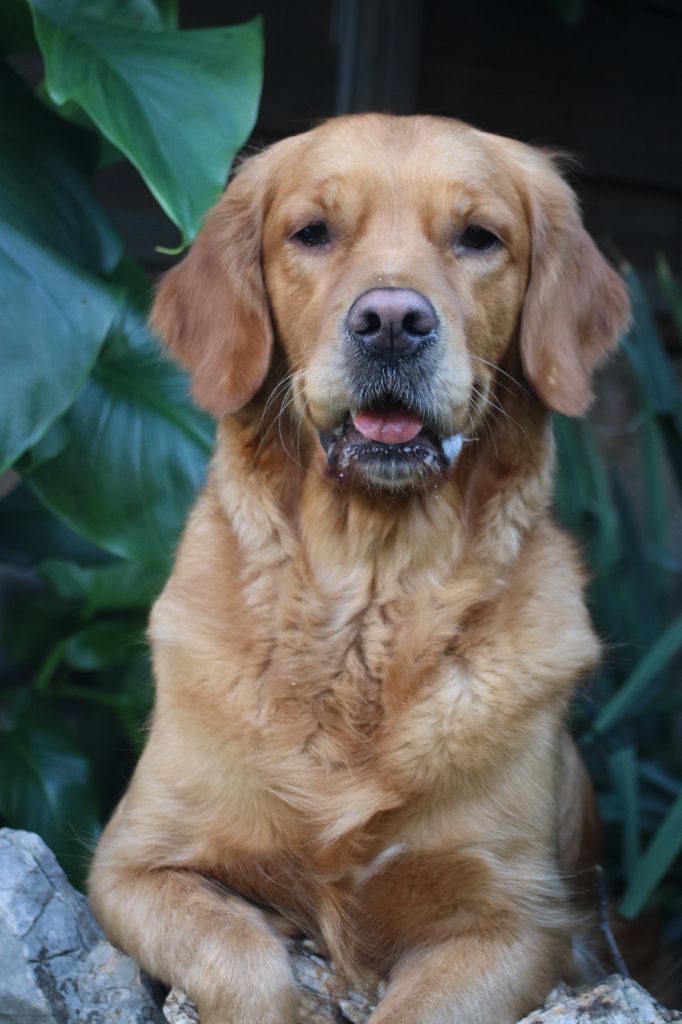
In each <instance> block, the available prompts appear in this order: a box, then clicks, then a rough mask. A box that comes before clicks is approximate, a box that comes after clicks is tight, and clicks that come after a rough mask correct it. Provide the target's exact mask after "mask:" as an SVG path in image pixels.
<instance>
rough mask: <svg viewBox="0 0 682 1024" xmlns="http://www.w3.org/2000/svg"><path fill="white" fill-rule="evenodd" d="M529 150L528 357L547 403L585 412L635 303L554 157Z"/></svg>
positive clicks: (524, 338)
mask: <svg viewBox="0 0 682 1024" xmlns="http://www.w3.org/2000/svg"><path fill="white" fill-rule="evenodd" d="M527 153H528V154H529V156H528V158H527V159H526V160H524V163H525V165H526V166H525V171H526V175H525V177H526V182H527V184H528V192H527V201H528V210H529V216H530V221H531V232H532V251H531V266H530V280H529V283H528V289H527V292H526V299H525V302H524V307H523V313H522V319H521V358H522V361H523V367H524V371H525V374H526V376H527V377H528V380H529V381H530V383H531V384H532V386H533V388H534V389H535V391H536V393H537V394H538V396H539V397H540V398H541V399H542V401H543V402H544V403H545V405H547V406H548V407H549V408H550V409H554V410H556V411H557V412H562V413H564V414H565V415H567V416H581V415H582V414H583V413H584V412H586V410H587V408H588V406H589V404H590V401H591V400H592V397H593V396H592V375H593V372H594V370H595V369H596V368H597V367H598V366H599V365H600V364H601V363H602V362H603V361H604V360H605V359H606V357H607V356H608V355H609V353H610V352H612V351H613V350H614V349H615V348H616V346H617V344H618V340H619V338H620V336H621V334H622V333H623V331H624V330H625V329H626V327H627V325H628V322H629V319H630V302H629V299H628V294H627V290H626V288H625V285H624V284H623V281H622V280H621V278H620V277H619V276H618V274H617V273H616V272H615V271H614V270H612V269H611V267H610V266H609V265H608V263H607V262H606V260H605V259H604V257H603V256H602V255H601V253H600V252H599V250H598V249H597V247H596V245H595V244H594V242H593V241H592V239H591V238H590V236H589V235H588V233H587V231H585V228H584V227H583V225H582V220H581V217H580V212H579V210H578V204H577V200H576V197H575V195H574V193H573V191H572V189H571V188H570V187H569V186H568V185H567V184H566V182H565V181H564V180H563V178H562V177H561V176H560V174H559V173H558V171H557V170H556V169H555V167H554V164H553V162H552V160H551V159H550V157H548V156H546V155H545V154H543V153H541V152H539V151H532V150H527ZM530 154H532V156H531V155H530Z"/></svg>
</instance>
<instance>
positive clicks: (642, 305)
mask: <svg viewBox="0 0 682 1024" xmlns="http://www.w3.org/2000/svg"><path fill="white" fill-rule="evenodd" d="M623 273H624V276H625V278H626V280H627V283H628V286H629V289H630V294H631V296H632V299H633V304H634V324H633V327H632V329H631V331H630V333H629V334H628V336H627V337H626V338H625V339H624V342H623V346H622V352H623V356H622V358H623V359H624V361H625V364H626V366H627V368H628V370H629V384H630V387H631V390H632V398H633V409H634V410H635V411H634V415H633V418H632V420H631V421H630V422H629V423H626V424H624V425H621V427H620V428H619V435H620V440H621V444H622V445H623V446H624V447H625V448H627V449H628V454H629V452H630V451H631V452H632V453H633V456H631V458H632V461H633V463H634V464H635V465H636V470H635V472H634V473H633V479H632V480H627V479H625V478H624V477H623V474H622V471H621V470H620V469H619V468H618V463H614V462H611V461H609V460H607V459H605V458H604V457H603V456H602V455H601V454H600V449H599V446H598V444H597V439H596V435H597V434H598V430H599V428H598V427H597V426H595V425H594V424H591V423H589V422H584V421H583V422H574V421H570V420H565V419H563V418H558V419H557V421H556V436H557V442H558V450H559V465H560V472H559V476H558V481H557V511H558V513H559V516H560V518H561V519H562V520H563V522H564V523H565V524H566V525H567V526H568V527H569V528H570V529H571V530H572V531H573V532H574V533H576V534H577V535H578V537H579V538H580V539H581V540H582V542H583V545H584V553H585V557H586V561H587V564H588V566H589V568H590V572H591V583H590V586H589V591H588V596H589V602H590V607H591V611H592V616H593V619H594V621H595V624H596V626H597V629H598V631H599V633H600V635H601V637H602V638H603V640H604V646H605V652H604V658H603V660H602V664H601V666H600V668H599V670H598V672H597V675H596V678H595V679H594V680H592V682H591V684H590V686H589V688H588V689H587V690H586V692H584V693H583V695H582V699H581V700H580V701H579V703H578V706H577V708H576V732H577V735H578V737H579V742H580V746H581V749H582V751H583V754H584V756H585V758H586V760H587V763H588V767H589V769H590V772H591V775H592V777H593V779H594V780H595V781H596V783H597V787H598V791H599V797H600V807H601V813H602V817H603V819H604V820H605V822H606V824H607V830H606V840H607V842H606V855H607V865H608V868H609V873H610V877H611V882H612V887H613V889H614V890H615V891H616V892H617V893H619V894H620V911H621V913H622V914H623V915H625V916H626V917H635V916H636V915H637V914H639V913H640V912H641V911H642V910H643V909H645V908H650V909H660V910H662V911H663V912H664V913H665V914H666V915H670V921H669V928H670V930H671V937H674V938H680V937H682V890H681V887H680V880H681V876H682V870H681V868H682V864H681V863H680V852H681V851H682V758H680V753H679V749H680V748H679V729H680V717H679V712H680V710H681V709H682V695H681V693H680V688H679V685H678V679H679V664H680V659H679V652H680V650H681V649H682V616H680V615H679V612H678V614H677V616H676V615H675V612H674V609H675V605H676V604H677V606H678V607H679V593H680V570H681V569H682V562H681V561H680V556H681V554H682V552H681V551H680V548H679V541H678V543H677V548H675V539H676V538H675V534H674V530H673V526H674V516H675V513H676V514H677V516H678V517H679V509H680V504H679V493H680V489H682V458H681V454H682V446H681V442H682V393H681V392H680V388H679V385H678V384H677V382H676V378H675V373H674V369H673V367H672V365H671V362H670V359H669V357H668V356H667V354H666V350H665V348H664V345H663V343H662V340H661V338H660V335H659V332H658V329H657V326H656V322H655V320H654V317H653V315H652V310H651V306H650V303H649V302H648V300H647V297H646V295H645V293H644V290H643V288H642V285H641V282H640V280H639V279H638V277H637V275H636V274H635V273H634V272H633V271H632V269H630V268H628V267H625V268H623ZM659 276H660V280H661V283H662V285H663V289H664V292H665V295H666V298H667V301H668V306H669V312H670V316H671V318H672V320H673V322H674V323H675V324H676V326H677V331H678V333H679V335H680V338H682V316H680V310H681V308H682V293H680V291H679V289H678V288H677V286H676V285H675V282H674V281H673V279H672V276H671V274H670V271H669V268H668V266H667V264H666V263H665V261H664V260H661V262H660V266H659ZM637 452H638V453H639V454H638V456H637V455H636V454H635V453H637ZM637 484H639V486H638V487H637Z"/></svg>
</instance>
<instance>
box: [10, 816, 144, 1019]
mask: <svg viewBox="0 0 682 1024" xmlns="http://www.w3.org/2000/svg"><path fill="white" fill-rule="evenodd" d="M0 1022H2V1024H10V1022H11V1024H20V1022H21V1024H24V1022H25V1024H163V1015H162V1013H161V1011H160V1010H159V1008H158V1007H157V1005H156V1003H155V1002H154V999H153V997H152V995H151V990H150V986H149V981H148V979H147V978H146V977H145V976H144V975H143V974H142V972H141V970H140V968H139V967H138V966H137V964H136V963H135V962H134V961H133V960H131V959H130V957H127V956H124V955H123V953H120V952H119V951H118V950H116V949H114V947H113V946H111V945H110V944H109V943H108V942H107V941H106V939H105V937H104V935H103V933H102V931H101V929H100V928H99V926H98V925H97V923H96V922H95V920H94V918H93V916H92V913H91V912H90V909H89V907H88V905H87V902H86V900H85V897H84V896H82V895H81V894H80V893H78V892H76V890H75V889H73V888H72V887H71V885H69V883H68V881H67V879H66V876H65V875H64V872H63V871H62V869H61V868H60V867H59V865H58V864H57V861H56V860H55V857H54V854H53V853H52V852H51V851H50V850H49V849H48V848H47V846H45V844H44V843H43V841H42V839H40V838H39V837H38V836H36V835H34V834H33V833H31V832H17V831H13V830H11V829H0Z"/></svg>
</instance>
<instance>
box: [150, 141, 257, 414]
mask: <svg viewBox="0 0 682 1024" xmlns="http://www.w3.org/2000/svg"><path fill="white" fill-rule="evenodd" d="M264 156H265V154H264V155H263V156H258V157H253V158H251V159H250V160H248V161H246V162H245V163H244V164H243V165H242V168H241V169H240V170H239V172H238V173H237V175H236V177H235V178H234V180H233V181H232V182H231V184H230V185H229V187H228V189H227V191H226V192H225V194H224V196H223V198H222V199H221V201H220V202H219V203H218V205H217V206H215V207H214V208H213V209H212V210H211V211H210V213H209V214H208V217H207V218H206V222H205V224H204V226H203V227H202V229H201V231H200V232H199V235H198V236H197V239H196V241H195V242H194V244H193V245H192V248H191V249H190V251H189V254H188V255H187V256H186V257H185V258H184V259H183V260H182V262H181V263H179V264H178V265H177V266H176V267H173V269H172V270H170V271H169V272H168V273H167V274H165V275H164V277H163V278H162V280H161V284H160V286H159V288H158V291H157V294H156V300H155V302H154V306H153V309H152V314H151V323H152V326H153V328H154V329H155V330H156V331H157V333H158V334H159V335H160V336H161V337H162V338H163V340H164V341H165V342H166V344H167V345H168V348H169V349H170V351H171V353H172V354H173V356H175V358H176V359H177V360H178V361H179V362H180V363H182V364H183V365H184V366H186V367H187V369H189V370H190V372H191V374H192V394H193V395H194V398H195V400H196V401H197V403H198V404H199V405H200V406H202V407H203V408H204V409H206V410H207V411H208V412H210V413H212V414H213V415H214V416H216V417H219V416H223V415H225V414H226V413H231V412H236V411H237V410H238V409H241V408H242V407H243V406H244V405H246V404H247V403H248V402H249V401H250V400H251V398H253V396H254V395H255V394H256V392H257V391H258V389H259V387H260V385H261V384H262V383H263V380H264V378H265V375H266V374H267V371H268V367H269V364H270V357H271V354H272V338H273V335H272V324H271V322H270V314H269V310H268V302H267V296H266V293H265V284H264V281H263V273H262V269H261V234H262V226H263V216H264V205H265V189H266V180H267V175H266V167H265V166H264Z"/></svg>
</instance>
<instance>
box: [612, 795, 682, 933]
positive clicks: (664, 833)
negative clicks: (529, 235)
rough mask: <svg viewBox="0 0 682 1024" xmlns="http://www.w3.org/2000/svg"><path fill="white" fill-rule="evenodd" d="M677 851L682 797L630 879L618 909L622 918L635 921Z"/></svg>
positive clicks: (681, 830) (680, 844)
mask: <svg viewBox="0 0 682 1024" xmlns="http://www.w3.org/2000/svg"><path fill="white" fill-rule="evenodd" d="M681 851H682V793H680V795H679V796H678V797H677V799H676V800H675V802H674V803H673V805H672V807H671V808H670V811H669V812H668V814H667V816H666V818H665V819H664V821H663V823H662V825H661V826H660V828H659V829H658V831H657V832H656V834H655V836H654V838H653V839H652V840H651V843H650V844H649V846H648V847H647V849H646V851H645V852H644V855H643V856H642V858H641V860H640V861H639V863H638V865H637V867H636V869H635V871H634V873H633V875H632V878H631V879H630V883H629V885H628V887H627V889H626V890H625V895H624V896H623V900H622V903H621V905H620V907H619V911H620V913H621V914H622V915H623V917H637V915H638V914H639V913H640V912H641V911H642V910H643V909H644V906H645V904H646V902H647V900H648V899H649V897H650V896H651V894H652V892H653V891H654V889H655V888H656V886H657V885H658V883H659V882H660V880H661V879H662V878H663V876H664V875H665V873H666V871H667V870H668V868H669V867H670V866H671V865H672V864H673V862H674V861H675V860H676V858H677V857H678V855H679V854H680V852H681Z"/></svg>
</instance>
